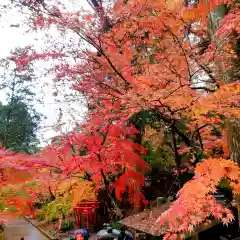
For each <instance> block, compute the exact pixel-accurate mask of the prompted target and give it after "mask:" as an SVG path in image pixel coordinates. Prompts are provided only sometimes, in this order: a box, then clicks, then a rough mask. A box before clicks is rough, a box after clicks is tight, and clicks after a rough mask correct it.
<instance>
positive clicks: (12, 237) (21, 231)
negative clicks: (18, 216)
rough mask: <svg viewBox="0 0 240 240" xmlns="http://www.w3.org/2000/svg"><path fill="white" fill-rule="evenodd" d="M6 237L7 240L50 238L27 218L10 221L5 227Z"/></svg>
mask: <svg viewBox="0 0 240 240" xmlns="http://www.w3.org/2000/svg"><path fill="white" fill-rule="evenodd" d="M4 237H5V240H49V238H47V237H46V236H45V235H43V234H42V233H41V232H39V231H38V230H37V228H35V227H34V226H33V225H32V224H31V223H29V222H27V221H26V220H16V221H11V222H9V223H8V224H7V225H6V227H5V229H4ZM22 238H23V239H22Z"/></svg>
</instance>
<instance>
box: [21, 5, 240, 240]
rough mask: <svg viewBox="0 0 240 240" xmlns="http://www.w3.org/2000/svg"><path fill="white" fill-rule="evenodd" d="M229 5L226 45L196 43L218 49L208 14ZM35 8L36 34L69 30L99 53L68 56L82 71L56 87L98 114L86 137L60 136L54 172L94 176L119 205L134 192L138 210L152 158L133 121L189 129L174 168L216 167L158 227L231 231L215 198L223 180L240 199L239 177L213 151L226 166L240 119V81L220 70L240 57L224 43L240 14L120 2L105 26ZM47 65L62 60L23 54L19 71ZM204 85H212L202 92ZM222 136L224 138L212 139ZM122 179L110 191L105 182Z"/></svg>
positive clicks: (65, 69)
mask: <svg viewBox="0 0 240 240" xmlns="http://www.w3.org/2000/svg"><path fill="white" fill-rule="evenodd" d="M222 3H224V4H226V5H227V6H228V7H229V8H231V9H230V11H229V13H228V14H227V15H226V17H225V18H224V19H223V20H222V21H221V25H220V27H219V29H218V31H217V33H216V37H218V38H219V39H221V38H223V37H224V38H225V41H224V43H223V44H219V43H218V42H216V41H212V43H211V44H208V45H207V46H206V47H203V46H202V45H201V44H199V42H200V43H201V41H209V42H211V40H212V39H211V38H210V37H209V34H208V30H207V20H208V16H209V13H210V12H211V11H212V10H213V9H214V8H215V7H216V6H218V5H219V4H222ZM31 4H35V5H36V6H37V8H36V7H35V8H34V9H37V10H38V11H36V12H35V13H34V14H35V17H36V18H35V20H34V24H35V25H39V26H40V27H41V28H43V27H46V28H47V27H49V25H51V24H55V25H56V26H57V27H58V29H59V30H63V31H65V30H72V31H73V32H75V33H76V34H78V36H79V38H81V39H83V40H85V41H86V42H87V43H88V44H90V45H91V46H92V47H93V48H94V51H93V50H92V49H91V50H82V51H81V50H80V49H74V51H72V52H71V51H70V52H71V53H72V54H73V52H74V57H75V58H78V59H79V60H80V61H79V62H78V63H76V64H65V63H61V64H59V65H58V66H57V67H56V77H57V79H59V81H61V79H64V80H69V81H70V80H71V81H72V80H75V84H74V86H73V87H74V89H75V90H76V91H78V92H80V93H81V94H83V95H84V96H85V97H86V99H87V103H88V106H89V107H91V109H89V112H88V118H87V121H86V124H85V125H83V126H81V129H82V130H81V131H79V132H77V131H73V132H72V133H71V134H68V135H67V136H63V137H62V138H61V139H60V141H59V142H58V143H56V144H52V146H51V149H50V150H49V152H45V154H47V155H48V154H49V159H48V162H49V163H51V162H52V163H54V165H58V166H60V168H61V169H62V170H63V171H64V173H65V174H66V175H69V174H73V173H74V172H76V171H87V172H89V173H90V175H91V177H92V179H93V180H94V181H95V182H96V183H97V184H98V185H99V186H101V185H102V184H104V185H105V186H107V187H109V188H110V187H113V186H114V187H116V194H117V197H119V198H120V197H121V193H122V191H125V190H126V185H127V186H128V191H129V192H128V193H129V196H130V197H131V200H132V201H133V202H137V203H139V200H142V199H143V198H142V197H143V196H142V195H141V191H140V190H141V187H142V186H143V180H144V178H143V176H144V175H143V173H144V171H146V170H148V169H149V166H148V165H147V164H146V163H145V162H144V161H143V160H142V158H141V155H143V154H144V151H145V150H144V149H143V148H142V147H141V146H140V145H139V144H137V143H135V142H134V135H135V134H136V133H137V132H136V129H134V127H129V126H128V119H129V118H130V117H131V116H132V115H133V114H135V113H138V112H139V111H140V110H155V111H157V112H158V113H159V114H160V116H161V119H162V120H163V121H164V122H165V123H166V124H167V125H168V126H169V128H171V129H172V131H173V135H174V134H175V132H174V131H175V130H176V127H177V123H179V121H180V120H184V121H187V128H186V132H187V134H185V135H184V134H182V133H181V132H178V133H176V134H178V137H180V138H181V139H182V142H183V143H184V144H183V146H184V147H183V148H175V154H176V159H178V157H179V154H180V155H181V154H184V153H186V152H189V153H190V154H192V156H193V157H192V159H191V160H190V161H189V163H188V164H185V165H187V167H186V168H185V169H184V166H182V163H181V162H177V160H176V164H177V167H178V171H180V172H181V171H185V170H188V169H190V168H191V169H192V168H194V167H195V165H196V162H197V159H196V156H197V154H198V153H199V152H201V153H202V154H205V155H206V156H208V157H210V158H206V159H205V160H204V161H203V162H202V163H201V164H198V165H197V166H196V168H195V178H194V179H193V180H191V181H189V182H188V183H187V184H185V186H184V187H183V188H182V189H181V190H180V192H179V198H178V200H177V201H175V202H174V203H173V205H172V208H170V209H169V210H168V211H167V212H166V213H165V214H164V215H163V216H161V217H160V224H163V223H164V222H165V221H168V226H169V227H168V228H169V230H168V231H169V232H168V233H167V234H166V236H165V239H175V238H176V237H177V234H179V233H180V234H181V233H182V232H183V231H192V230H193V229H194V227H196V226H197V225H198V224H200V223H202V222H204V221H206V219H207V217H208V216H209V215H213V216H214V217H215V218H218V219H221V220H222V221H223V222H224V223H227V222H229V221H231V220H232V215H231V213H230V212H229V211H228V210H227V209H225V208H223V207H222V206H220V205H219V204H217V203H216V201H215V200H214V198H213V197H212V195H211V194H212V193H213V192H215V191H216V186H217V185H218V183H219V181H220V180H221V179H222V178H227V179H228V180H229V181H230V183H231V184H232V185H231V186H232V188H233V190H234V191H235V193H239V186H238V184H236V183H235V182H234V180H236V178H237V177H239V168H238V166H237V165H235V164H234V163H233V162H231V161H230V160H224V159H222V158H219V156H216V155H217V154H215V150H216V149H222V150H224V151H225V153H222V154H219V155H222V156H223V155H225V156H226V157H227V142H226V137H225V133H224V132H225V129H224V128H225V126H224V119H225V118H229V117H236V116H239V114H240V110H239V100H240V98H239V96H240V95H239V93H240V84H239V81H238V82H234V83H228V82H224V81H223V80H222V77H221V74H222V65H224V67H229V66H231V63H232V59H236V58H238V57H239V56H237V54H236V52H235V51H234V49H233V47H232V45H231V44H230V43H231V41H230V40H229V41H228V38H227V37H226V36H230V35H231V34H232V33H233V32H234V33H235V32H236V33H239V25H238V21H237V19H239V11H238V9H239V4H237V3H235V1H233V0H214V1H205V0H200V1H198V4H197V5H196V6H187V7H186V6H184V5H183V4H182V3H180V2H179V1H164V0H159V1H156V0H148V1H145V0H128V1H121V0H119V1H118V2H117V3H116V4H115V5H114V7H113V8H112V9H111V7H110V9H111V11H109V12H108V11H102V14H103V15H104V14H105V15H106V16H105V17H106V18H105V21H103V18H101V20H100V21H99V19H98V18H97V14H96V15H94V16H92V15H89V14H88V13H87V14H84V13H82V14H79V12H76V13H66V12H64V11H62V12H61V11H60V9H58V8H57V7H55V8H52V6H51V8H50V7H49V8H48V6H47V5H45V4H44V5H43V4H42V3H41V2H37V1H26V4H25V5H30V6H31ZM42 9H44V12H45V14H43V13H42V11H40V10H42ZM103 9H104V8H103ZM107 13H109V14H108V15H107ZM101 16H102V15H101ZM44 24H45V25H44ZM194 37H195V40H194ZM229 39H230V38H229ZM53 50H54V49H53ZM71 50H72V49H71ZM53 52H54V51H53ZM47 56H49V57H54V58H55V57H58V56H59V55H57V54H56V55H55V54H53V55H52V53H50V52H46V53H44V54H42V55H41V54H36V53H34V54H33V56H32V57H29V55H28V54H26V57H25V58H24V57H21V58H20V61H19V58H17V62H18V64H19V68H20V69H21V65H25V64H27V63H28V62H29V61H32V60H35V59H38V58H45V57H47ZM79 79H80V80H79ZM199 79H200V80H201V81H202V82H205V84H196V81H197V80H198V81H199ZM199 89H201V90H204V91H207V94H203V93H201V92H199V91H198V90H199ZM205 93H206V92H205ZM216 130H217V131H218V132H220V134H214V133H213V132H214V131H216ZM174 136H175V135H174ZM174 138H175V137H174ZM45 156H46V155H45ZM119 173H121V174H120V177H118V178H117V180H116V181H114V183H113V185H112V186H108V184H109V181H108V180H107V177H110V176H112V175H114V176H116V175H117V174H119ZM127 181H128V183H127ZM136 200H137V201H136ZM193 202H194V207H193V205H192V203H193ZM206 206H207V207H206ZM209 206H210V207H209ZM178 219H181V221H178ZM158 224H159V223H158Z"/></svg>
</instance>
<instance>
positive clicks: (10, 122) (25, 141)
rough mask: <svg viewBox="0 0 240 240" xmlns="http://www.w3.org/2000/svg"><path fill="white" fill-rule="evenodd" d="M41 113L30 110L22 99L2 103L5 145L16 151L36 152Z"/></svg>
mask: <svg viewBox="0 0 240 240" xmlns="http://www.w3.org/2000/svg"><path fill="white" fill-rule="evenodd" d="M39 122H40V115H39V114H37V113H35V112H32V113H31V112H30V111H29V109H28V106H27V105H26V104H25V103H23V102H20V101H16V102H15V101H14V102H13V103H11V104H7V105H3V104H2V103H0V142H1V144H2V145H3V147H5V148H7V149H12V150H14V151H16V152H24V153H29V154H30V153H34V152H36V150H37V148H36V147H37V144H38V143H39V142H38V139H37V136H36V131H37V129H38V125H39Z"/></svg>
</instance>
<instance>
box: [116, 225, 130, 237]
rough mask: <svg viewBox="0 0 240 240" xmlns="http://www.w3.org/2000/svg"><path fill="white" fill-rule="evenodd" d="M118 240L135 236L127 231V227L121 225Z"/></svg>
mask: <svg viewBox="0 0 240 240" xmlns="http://www.w3.org/2000/svg"><path fill="white" fill-rule="evenodd" d="M118 240H133V236H132V234H131V233H130V232H128V231H127V229H126V227H124V226H123V227H121V229H120V234H119V236H118Z"/></svg>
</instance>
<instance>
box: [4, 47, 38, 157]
mask: <svg viewBox="0 0 240 240" xmlns="http://www.w3.org/2000/svg"><path fill="white" fill-rule="evenodd" d="M22 51H24V50H21V49H16V50H15V52H16V53H21V52H22ZM1 66H2V67H3V68H4V69H5V71H4V74H3V75H2V76H0V89H1V90H3V92H4V95H5V96H6V103H4V104H3V103H1V102H0V144H1V145H2V146H3V147H4V148H6V149H11V150H13V151H15V152H23V153H27V154H32V153H35V152H36V151H38V148H37V145H38V144H39V140H38V138H37V130H38V128H39V124H40V121H41V117H42V116H41V115H40V114H39V113H37V112H36V110H35V108H34V105H35V103H36V102H39V101H40V98H39V96H38V95H36V90H35V89H36V87H37V79H36V77H35V75H34V72H33V68H32V67H31V66H28V67H26V68H25V69H23V71H22V72H18V71H17V69H16V65H15V63H14V62H13V61H11V60H9V59H5V60H2V61H1Z"/></svg>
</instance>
